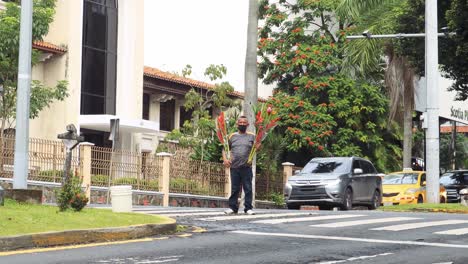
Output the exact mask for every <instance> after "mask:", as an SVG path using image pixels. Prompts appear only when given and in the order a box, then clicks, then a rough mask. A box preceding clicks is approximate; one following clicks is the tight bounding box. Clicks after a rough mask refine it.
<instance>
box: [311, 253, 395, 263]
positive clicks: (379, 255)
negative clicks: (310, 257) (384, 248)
mask: <svg viewBox="0 0 468 264" xmlns="http://www.w3.org/2000/svg"><path fill="white" fill-rule="evenodd" d="M388 255H393V253H382V254H377V255H373V256H360V257H352V258H349V259H344V260H336V261H327V262H317V264H335V263H344V262H348V261H355V260H363V259H371V258H376V257H383V256H388Z"/></svg>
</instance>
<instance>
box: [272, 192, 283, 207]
mask: <svg viewBox="0 0 468 264" xmlns="http://www.w3.org/2000/svg"><path fill="white" fill-rule="evenodd" d="M269 196H270V197H269V200H270V201H272V202H274V203H275V205H278V206H281V205H284V195H283V194H282V193H270V195H269Z"/></svg>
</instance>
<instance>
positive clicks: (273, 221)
mask: <svg viewBox="0 0 468 264" xmlns="http://www.w3.org/2000/svg"><path fill="white" fill-rule="evenodd" d="M359 216H365V215H323V216H311V217H310V216H309V217H298V218H282V219H268V220H258V221H252V222H251V223H257V224H272V225H275V224H282V223H293V222H306V221H320V220H330V219H343V218H351V217H359Z"/></svg>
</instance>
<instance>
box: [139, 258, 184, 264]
mask: <svg viewBox="0 0 468 264" xmlns="http://www.w3.org/2000/svg"><path fill="white" fill-rule="evenodd" d="M178 260H179V259H178V258H176V259H164V260H147V261H139V262H135V264H152V263H165V262H172V261H178Z"/></svg>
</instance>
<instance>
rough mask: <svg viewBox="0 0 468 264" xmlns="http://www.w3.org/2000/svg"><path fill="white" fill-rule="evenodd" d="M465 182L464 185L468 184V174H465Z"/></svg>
mask: <svg viewBox="0 0 468 264" xmlns="http://www.w3.org/2000/svg"><path fill="white" fill-rule="evenodd" d="M463 181H464V183H463V184H468V172H464V173H463Z"/></svg>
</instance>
